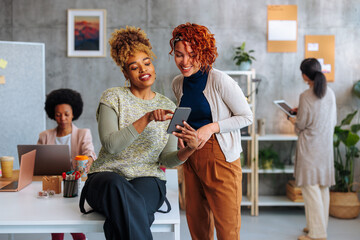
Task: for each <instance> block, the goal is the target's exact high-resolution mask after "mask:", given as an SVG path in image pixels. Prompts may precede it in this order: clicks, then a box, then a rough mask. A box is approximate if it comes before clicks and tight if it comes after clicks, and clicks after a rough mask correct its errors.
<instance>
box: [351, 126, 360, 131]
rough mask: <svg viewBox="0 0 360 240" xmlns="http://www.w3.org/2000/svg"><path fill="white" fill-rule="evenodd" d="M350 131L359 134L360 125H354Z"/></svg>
mask: <svg viewBox="0 0 360 240" xmlns="http://www.w3.org/2000/svg"><path fill="white" fill-rule="evenodd" d="M350 129H351V131H352V132H353V133H357V132H358V131H359V130H360V124H353V125H351V128H350Z"/></svg>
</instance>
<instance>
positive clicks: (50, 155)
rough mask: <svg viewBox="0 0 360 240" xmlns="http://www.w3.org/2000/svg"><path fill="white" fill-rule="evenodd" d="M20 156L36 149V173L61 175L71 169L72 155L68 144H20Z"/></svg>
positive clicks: (38, 174) (37, 174)
mask: <svg viewBox="0 0 360 240" xmlns="http://www.w3.org/2000/svg"><path fill="white" fill-rule="evenodd" d="M17 148H18V154H19V159H20V156H21V155H22V154H24V153H26V152H29V151H31V150H34V149H36V158H35V168H34V175H35V176H42V175H61V174H62V173H63V172H67V171H70V170H71V161H70V160H71V157H70V151H69V146H68V145H56V144H54V145H46V144H44V145H18V146H17Z"/></svg>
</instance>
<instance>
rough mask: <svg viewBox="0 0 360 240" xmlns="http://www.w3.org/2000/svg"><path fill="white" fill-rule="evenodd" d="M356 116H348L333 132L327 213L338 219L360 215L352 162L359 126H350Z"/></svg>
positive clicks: (355, 150) (351, 114) (353, 160)
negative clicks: (332, 173)
mask: <svg viewBox="0 0 360 240" xmlns="http://www.w3.org/2000/svg"><path fill="white" fill-rule="evenodd" d="M356 114H357V111H355V112H353V113H350V114H348V115H347V116H346V117H345V118H344V119H343V120H342V121H341V124H340V125H339V126H335V130H334V164H335V186H333V187H332V188H331V192H330V212H329V213H330V215H331V216H333V217H338V218H356V217H357V216H358V215H359V213H360V202H359V200H358V197H357V193H356V192H355V191H353V186H354V184H355V180H354V162H355V159H356V158H358V157H359V151H360V150H359V148H358V147H357V146H356V144H357V143H358V142H359V140H360V137H359V135H358V131H359V130H360V124H353V125H351V121H352V120H353V118H354V116H355V115H356ZM344 127H345V128H344ZM342 148H343V149H342ZM343 153H344V154H343Z"/></svg>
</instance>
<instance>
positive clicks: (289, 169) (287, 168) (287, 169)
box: [258, 166, 294, 174]
mask: <svg viewBox="0 0 360 240" xmlns="http://www.w3.org/2000/svg"><path fill="white" fill-rule="evenodd" d="M258 173H272V174H279V173H287V174H289V173H294V166H285V168H284V169H279V168H274V169H261V168H259V170H258Z"/></svg>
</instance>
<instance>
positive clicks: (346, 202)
mask: <svg viewBox="0 0 360 240" xmlns="http://www.w3.org/2000/svg"><path fill="white" fill-rule="evenodd" d="M359 213H360V202H359V199H358V196H357V193H356V192H330V210H329V214H330V216H333V217H336V218H342V219H351V218H357V217H358V216H359Z"/></svg>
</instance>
